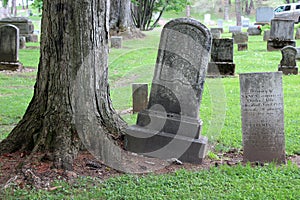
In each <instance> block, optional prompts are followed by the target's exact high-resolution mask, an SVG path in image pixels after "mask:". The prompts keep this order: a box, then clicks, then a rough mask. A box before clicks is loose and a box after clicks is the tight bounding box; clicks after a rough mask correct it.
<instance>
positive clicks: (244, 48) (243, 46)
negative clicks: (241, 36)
mask: <svg viewBox="0 0 300 200" xmlns="http://www.w3.org/2000/svg"><path fill="white" fill-rule="evenodd" d="M237 46H238V51H247V50H248V44H247V43H241V44H237Z"/></svg>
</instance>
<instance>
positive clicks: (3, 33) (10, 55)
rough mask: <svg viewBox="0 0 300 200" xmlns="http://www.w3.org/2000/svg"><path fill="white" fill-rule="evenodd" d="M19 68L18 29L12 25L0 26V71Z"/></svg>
mask: <svg viewBox="0 0 300 200" xmlns="http://www.w3.org/2000/svg"><path fill="white" fill-rule="evenodd" d="M19 67H21V64H20V63H19V29H18V28H17V27H16V26H14V25H4V26H0V70H16V69H18V68H19Z"/></svg>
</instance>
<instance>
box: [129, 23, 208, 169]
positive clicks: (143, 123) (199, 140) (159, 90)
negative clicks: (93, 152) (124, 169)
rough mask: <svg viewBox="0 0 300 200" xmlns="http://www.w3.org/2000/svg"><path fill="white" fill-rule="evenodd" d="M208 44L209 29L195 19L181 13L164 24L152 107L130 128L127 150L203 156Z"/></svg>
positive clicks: (183, 158) (184, 157) (186, 157)
mask: <svg viewBox="0 0 300 200" xmlns="http://www.w3.org/2000/svg"><path fill="white" fill-rule="evenodd" d="M210 48H211V34H210V32H209V30H208V29H207V28H206V27H205V26H204V25H203V24H201V23H200V22H198V21H196V20H193V19H188V18H180V19H175V20H172V21H170V22H168V23H167V24H166V25H165V26H164V28H163V30H162V34H161V40H160V45H159V51H158V57H157V61H156V67H155V72H154V77H153V81H152V87H151V93H150V100H149V103H148V107H147V109H145V110H143V111H141V112H140V113H139V114H138V117H137V124H136V125H134V126H131V127H129V128H127V130H126V133H127V134H126V139H125V147H126V149H127V150H129V151H133V152H137V153H141V154H144V155H147V156H151V157H158V158H163V159H169V158H179V159H180V160H181V161H184V162H191V163H201V162H202V159H203V158H204V156H205V153H206V144H207V138H206V137H203V136H201V135H200V132H201V127H202V120H200V119H199V108H200V102H201V97H202V92H203V86H204V80H205V75H206V69H207V63H208V60H209V52H210Z"/></svg>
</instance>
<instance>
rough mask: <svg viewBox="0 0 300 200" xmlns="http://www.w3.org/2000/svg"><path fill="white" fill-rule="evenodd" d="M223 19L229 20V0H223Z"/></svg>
mask: <svg viewBox="0 0 300 200" xmlns="http://www.w3.org/2000/svg"><path fill="white" fill-rule="evenodd" d="M224 20H225V21H228V20H229V1H228V0H224Z"/></svg>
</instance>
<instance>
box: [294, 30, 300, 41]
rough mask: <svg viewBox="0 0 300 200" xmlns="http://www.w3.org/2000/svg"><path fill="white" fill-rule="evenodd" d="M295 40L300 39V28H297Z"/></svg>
mask: <svg viewBox="0 0 300 200" xmlns="http://www.w3.org/2000/svg"><path fill="white" fill-rule="evenodd" d="M295 39H296V40H299V39H300V28H297V31H296V36H295Z"/></svg>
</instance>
